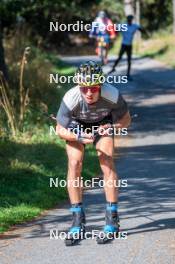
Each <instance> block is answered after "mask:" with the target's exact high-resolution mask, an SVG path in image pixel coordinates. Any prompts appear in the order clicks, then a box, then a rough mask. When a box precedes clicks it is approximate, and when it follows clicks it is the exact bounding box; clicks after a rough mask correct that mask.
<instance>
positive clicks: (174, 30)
mask: <svg viewBox="0 0 175 264" xmlns="http://www.w3.org/2000/svg"><path fill="white" fill-rule="evenodd" d="M173 34H174V35H175V0H173Z"/></svg>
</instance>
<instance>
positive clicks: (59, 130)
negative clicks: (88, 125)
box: [56, 123, 77, 141]
mask: <svg viewBox="0 0 175 264" xmlns="http://www.w3.org/2000/svg"><path fill="white" fill-rule="evenodd" d="M56 134H57V135H58V136H59V137H60V138H62V139H64V140H69V141H77V136H76V135H75V134H74V133H72V132H70V131H69V130H68V129H67V128H65V127H63V126H61V125H60V124H59V123H57V126H56Z"/></svg>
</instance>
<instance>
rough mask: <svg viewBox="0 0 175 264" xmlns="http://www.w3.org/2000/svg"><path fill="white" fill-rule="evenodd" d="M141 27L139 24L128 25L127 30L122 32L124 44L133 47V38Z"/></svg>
mask: <svg viewBox="0 0 175 264" xmlns="http://www.w3.org/2000/svg"><path fill="white" fill-rule="evenodd" d="M140 28H141V27H140V26H139V25H138V24H131V25H129V24H127V30H126V31H122V36H123V40H122V44H124V45H132V41H133V37H134V34H135V32H136V31H137V30H138V29H140Z"/></svg>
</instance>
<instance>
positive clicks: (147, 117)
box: [0, 58, 175, 264]
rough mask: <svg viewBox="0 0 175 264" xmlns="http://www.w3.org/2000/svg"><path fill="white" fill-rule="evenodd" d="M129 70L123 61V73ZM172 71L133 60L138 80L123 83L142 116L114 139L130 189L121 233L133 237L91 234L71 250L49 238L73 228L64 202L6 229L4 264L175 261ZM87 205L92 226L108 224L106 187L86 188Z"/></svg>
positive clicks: (123, 195) (1, 244)
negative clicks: (105, 239)
mask: <svg viewBox="0 0 175 264" xmlns="http://www.w3.org/2000/svg"><path fill="white" fill-rule="evenodd" d="M79 59H80V58H79ZM83 59H87V58H83ZM67 61H70V62H72V61H73V62H74V64H77V63H78V62H79V61H78V60H77V58H74V60H72V58H67ZM104 70H105V71H107V70H108V67H105V68H104ZM124 73H125V65H124V62H122V63H121V66H120V68H119V71H118V72H117V74H124ZM174 76H175V71H173V70H171V69H169V68H166V67H165V66H163V65H161V64H160V63H158V62H156V61H152V60H150V59H139V58H135V59H134V62H133V77H134V81H133V82H130V83H128V84H127V85H121V84H120V85H118V87H119V89H120V90H121V92H122V93H123V94H124V96H125V97H126V98H127V100H128V102H129V105H130V109H131V112H132V114H137V115H138V117H137V118H136V119H135V120H134V121H133V125H132V127H131V129H130V133H129V134H130V135H129V137H128V138H125V139H119V140H118V141H117V143H116V144H119V145H120V148H119V149H117V152H116V166H117V170H118V173H119V175H120V178H121V179H125V180H127V181H128V187H127V188H121V190H120V206H119V212H120V218H121V227H122V230H121V231H122V232H127V233H128V236H127V239H120V240H117V239H116V240H114V241H113V242H112V243H110V244H107V245H102V246H99V245H96V242H95V240H92V239H88V240H83V241H82V242H81V243H80V245H78V246H75V247H71V248H66V247H65V246H64V243H63V241H62V240H60V239H50V238H49V233H50V230H53V229H54V230H56V229H57V230H59V231H63V230H66V229H67V228H68V227H69V225H70V214H69V211H68V205H64V206H62V208H57V209H54V210H51V211H49V212H48V214H47V215H45V216H44V217H42V218H40V219H39V220H37V221H35V222H33V223H29V224H28V225H25V226H23V227H20V228H18V229H16V230H14V231H11V232H9V233H7V234H6V235H5V236H4V239H2V240H1V241H0V263H1V264H7V263H8V264H9V263H10V264H11V263H13V264H24V263H25V264H29V263H30V264H31V263H33V264H39V263H42V264H50V263H63V264H64V263H66V264H69V263H71V264H73V263H85V264H87V263H104V264H106V263H110V264H112V263H120V264H126V263H127V264H130V263H132V264H156V263H159V264H173V263H175V231H174V228H175V210H174V208H175V158H174V156H173V154H174V153H175V134H174V132H173V129H174V124H175V115H174V113H175V111H174V110H175V109H174V103H175V96H174V95H173V93H174V88H175V78H174ZM85 205H86V208H87V209H86V213H87V223H88V230H92V229H93V230H94V229H95V230H99V229H100V228H101V227H102V226H103V223H104V194H103V191H102V189H98V188H95V189H92V190H88V191H87V192H86V193H85Z"/></svg>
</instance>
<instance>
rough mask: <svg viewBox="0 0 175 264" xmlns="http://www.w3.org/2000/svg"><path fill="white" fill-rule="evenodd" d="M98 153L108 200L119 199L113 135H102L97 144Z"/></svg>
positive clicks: (114, 200) (115, 200)
mask: <svg viewBox="0 0 175 264" xmlns="http://www.w3.org/2000/svg"><path fill="white" fill-rule="evenodd" d="M96 149H97V155H98V157H99V162H100V166H101V169H102V172H103V174H104V186H105V188H104V190H105V195H106V200H107V202H111V203H113V202H117V201H118V188H117V187H116V186H117V185H118V177H117V173H116V171H115V166H114V160H113V153H114V140H113V138H112V137H107V136H104V137H101V138H100V140H99V141H98V142H97V144H96Z"/></svg>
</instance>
